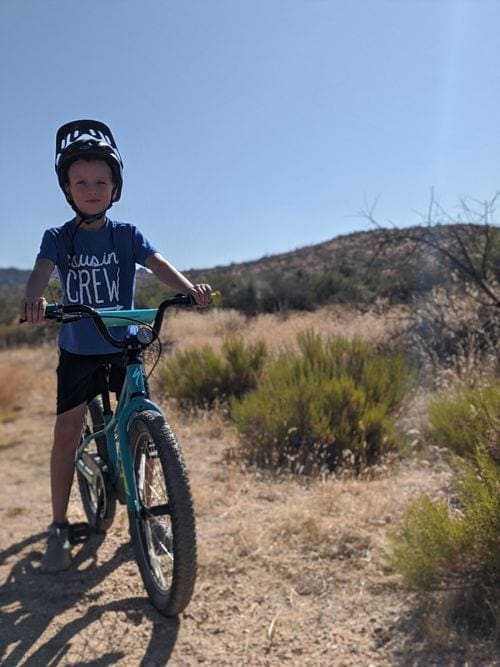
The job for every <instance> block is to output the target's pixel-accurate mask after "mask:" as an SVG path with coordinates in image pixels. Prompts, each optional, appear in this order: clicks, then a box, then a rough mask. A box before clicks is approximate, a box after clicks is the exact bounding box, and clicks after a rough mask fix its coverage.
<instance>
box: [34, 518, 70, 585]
mask: <svg viewBox="0 0 500 667" xmlns="http://www.w3.org/2000/svg"><path fill="white" fill-rule="evenodd" d="M70 550H71V544H70V542H69V525H67V526H65V527H64V528H58V527H57V526H55V525H54V524H52V525H51V526H49V532H48V538H47V551H46V552H45V555H44V556H43V558H42V565H41V568H40V570H41V571H42V572H44V573H50V572H61V571H62V570H67V569H68V568H69V567H70V566H71V553H70Z"/></svg>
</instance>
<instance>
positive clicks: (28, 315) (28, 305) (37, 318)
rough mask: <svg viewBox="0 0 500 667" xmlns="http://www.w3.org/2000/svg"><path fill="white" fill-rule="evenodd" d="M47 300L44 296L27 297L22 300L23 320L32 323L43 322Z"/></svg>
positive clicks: (21, 313) (21, 316) (21, 311)
mask: <svg viewBox="0 0 500 667" xmlns="http://www.w3.org/2000/svg"><path fill="white" fill-rule="evenodd" d="M46 306H47V301H46V300H45V299H44V298H43V296H40V297H38V298H37V299H30V298H25V299H23V300H22V301H21V306H20V312H19V315H20V318H21V321H22V322H29V323H30V324H39V323H40V322H43V319H44V317H45V308H46Z"/></svg>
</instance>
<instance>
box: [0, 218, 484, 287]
mask: <svg viewBox="0 0 500 667" xmlns="http://www.w3.org/2000/svg"><path fill="white" fill-rule="evenodd" d="M467 226H468V227H475V228H477V230H478V232H479V231H480V230H481V228H482V226H481V225H467ZM460 227H464V225H461V224H455V225H453V224H450V225H442V226H436V227H434V231H435V232H436V233H438V234H439V235H441V237H442V238H446V236H447V235H449V234H451V232H452V231H453V229H458V228H460ZM419 229H420V230H421V229H422V227H421V226H418V225H417V226H414V227H406V228H392V229H372V230H368V231H360V232H353V233H350V234H346V235H340V236H336V237H333V238H331V239H329V240H327V241H323V242H321V243H316V244H312V245H308V246H303V247H300V248H297V249H295V250H290V251H286V252H282V253H276V254H273V255H263V256H262V257H261V258H260V259H255V260H249V261H245V262H232V263H229V264H226V265H218V266H214V267H207V268H200V269H187V270H183V273H185V274H186V275H187V276H189V278H190V279H191V280H193V281H195V282H199V281H210V279H211V278H212V277H215V276H221V275H222V276H225V277H227V278H229V277H231V278H232V279H238V278H241V277H242V276H245V275H247V276H248V275H252V274H255V275H259V274H260V275H268V274H269V273H272V274H274V275H277V274H282V275H290V274H291V273H294V274H297V273H298V274H303V273H305V274H309V273H312V272H317V271H324V270H327V269H330V268H331V267H332V266H335V265H337V264H340V263H342V264H344V265H349V266H350V267H352V268H353V269H354V270H356V269H358V270H359V268H360V267H362V266H364V265H366V264H367V263H369V262H371V261H372V260H373V257H374V256H375V255H379V251H380V249H381V248H382V246H383V247H384V251H383V253H382V254H383V255H384V260H383V261H382V265H384V264H385V267H386V268H388V267H390V266H391V265H393V264H398V261H397V260H399V261H401V258H403V259H404V261H408V257H409V253H408V251H409V248H411V249H412V250H414V252H411V253H410V256H411V259H410V262H411V263H413V262H415V264H416V265H417V266H418V265H419V264H420V263H421V262H422V261H423V262H426V261H428V260H429V259H430V255H431V254H432V253H431V252H430V251H429V249H428V248H427V249H426V248H423V247H416V246H415V245H414V244H413V243H412V242H409V241H408V235H409V234H410V233H411V231H412V230H419ZM424 255H425V256H424ZM380 259H382V258H381V257H379V260H380ZM29 274H30V271H29V270H23V269H16V268H13V267H11V268H0V289H5V288H9V287H16V286H19V285H22V284H24V283H25V282H26V280H27V278H28V276H29ZM148 277H149V272H147V271H142V270H140V271H139V275H138V279H139V282H141V281H142V280H144V279H146V280H148Z"/></svg>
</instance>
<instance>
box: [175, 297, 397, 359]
mask: <svg viewBox="0 0 500 667" xmlns="http://www.w3.org/2000/svg"><path fill="white" fill-rule="evenodd" d="M404 316H405V312H404V310H403V309H401V308H394V309H393V310H392V311H391V312H390V313H380V312H378V311H377V309H373V310H371V311H368V312H356V313H353V312H352V310H348V309H347V308H345V307H343V306H328V307H325V308H322V309H320V310H317V311H314V312H310V313H305V312H301V313H289V314H287V315H276V314H261V315H257V316H256V317H253V318H250V319H249V318H246V317H245V316H244V315H242V314H241V313H239V312H237V311H232V310H216V309H213V310H211V311H208V312H206V313H200V312H187V311H180V312H178V313H175V314H174V313H170V314H169V316H168V319H167V322H166V325H165V327H164V332H163V333H164V339H165V340H168V341H170V342H171V343H173V345H174V348H175V349H178V350H184V349H187V348H200V347H203V346H204V345H210V346H211V347H212V348H214V349H215V350H216V351H217V350H218V349H220V346H221V345H222V343H223V341H224V340H225V339H226V338H227V337H229V336H233V335H240V336H243V337H244V340H245V342H246V343H253V342H255V341H257V340H263V341H264V342H265V343H266V345H267V347H268V349H269V350H270V351H271V352H277V351H279V350H280V349H282V348H283V347H294V346H295V345H296V338H297V334H298V333H299V332H301V331H304V330H305V329H314V330H315V331H316V332H317V333H319V334H320V335H321V336H324V337H327V336H345V337H346V338H349V339H351V338H353V337H354V336H359V337H361V338H363V339H364V340H366V341H368V342H372V343H374V344H378V343H381V342H383V341H386V340H387V339H388V337H389V336H390V335H392V334H393V333H395V332H396V331H398V330H399V329H400V328H401V326H402V324H401V323H402V320H403V318H404Z"/></svg>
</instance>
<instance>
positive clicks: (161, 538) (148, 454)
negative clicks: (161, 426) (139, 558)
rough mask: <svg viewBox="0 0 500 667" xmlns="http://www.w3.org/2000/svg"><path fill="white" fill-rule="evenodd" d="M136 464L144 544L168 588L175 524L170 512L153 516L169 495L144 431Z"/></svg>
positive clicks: (163, 585)
mask: <svg viewBox="0 0 500 667" xmlns="http://www.w3.org/2000/svg"><path fill="white" fill-rule="evenodd" d="M134 463H135V475H136V484H137V493H138V496H139V501H140V504H141V510H142V512H141V513H142V517H141V518H140V519H139V522H140V527H141V530H140V532H141V538H142V541H143V546H144V549H145V551H146V553H147V557H148V561H149V565H150V572H151V574H152V576H153V578H154V581H155V583H156V585H157V586H158V588H159V589H161V590H163V591H167V590H168V589H169V588H170V585H171V579H172V573H173V565H174V549H173V543H174V540H173V532H172V523H171V518H170V515H169V514H162V515H160V516H157V515H154V514H152V508H153V509H154V508H158V507H161V506H165V505H167V504H168V501H169V497H168V492H167V489H166V485H165V478H164V474H163V469H162V465H161V462H160V459H159V458H158V456H157V455H156V453H155V450H154V443H153V442H152V439H151V437H150V436H149V434H148V433H146V432H143V433H141V434H140V436H139V438H138V439H137V441H136V449H135V462H134Z"/></svg>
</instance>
